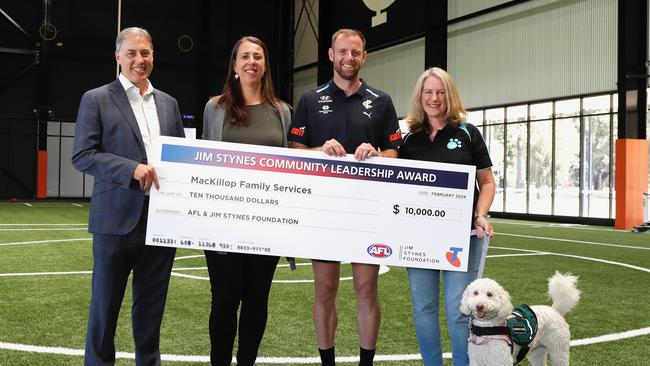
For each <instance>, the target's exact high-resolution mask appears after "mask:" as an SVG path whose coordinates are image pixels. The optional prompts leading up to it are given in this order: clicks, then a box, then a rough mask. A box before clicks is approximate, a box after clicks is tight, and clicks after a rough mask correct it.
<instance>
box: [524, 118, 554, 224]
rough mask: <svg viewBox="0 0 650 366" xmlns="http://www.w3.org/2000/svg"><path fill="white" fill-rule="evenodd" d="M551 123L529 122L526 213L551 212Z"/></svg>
mask: <svg viewBox="0 0 650 366" xmlns="http://www.w3.org/2000/svg"><path fill="white" fill-rule="evenodd" d="M552 131H553V123H552V121H551V120H545V121H536V122H531V123H530V175H529V177H530V188H529V191H530V195H529V206H528V213H531V214H536V215H550V214H552V213H553V212H552V207H553V206H552V200H553V198H552V194H551V193H552V191H553V185H552V182H553V181H552V179H551V178H552V175H553V165H552V161H553V160H552V159H553V148H552V147H553V145H552V143H551V142H552V139H551V137H552Z"/></svg>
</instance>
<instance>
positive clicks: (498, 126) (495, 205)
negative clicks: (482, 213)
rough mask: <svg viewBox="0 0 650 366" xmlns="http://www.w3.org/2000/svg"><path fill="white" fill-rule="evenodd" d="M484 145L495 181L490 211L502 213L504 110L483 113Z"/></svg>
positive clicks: (490, 110)
mask: <svg viewBox="0 0 650 366" xmlns="http://www.w3.org/2000/svg"><path fill="white" fill-rule="evenodd" d="M485 123H486V129H485V136H484V137H485V143H486V144H487V147H488V151H489V153H490V159H491V160H492V172H493V174H494V180H495V181H496V186H497V187H496V195H495V197H494V201H493V202H492V207H491V208H490V211H503V199H504V181H505V179H504V175H503V174H504V161H503V156H504V138H505V135H504V132H505V131H504V110H503V108H495V109H488V110H486V111H485Z"/></svg>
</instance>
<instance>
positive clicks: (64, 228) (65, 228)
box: [0, 227, 88, 231]
mask: <svg viewBox="0 0 650 366" xmlns="http://www.w3.org/2000/svg"><path fill="white" fill-rule="evenodd" d="M74 230H76V231H79V230H84V231H85V230H88V228H85V227H56V228H47V229H46V228H9V229H5V228H0V231H74Z"/></svg>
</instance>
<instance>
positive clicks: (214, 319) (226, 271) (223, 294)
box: [205, 251, 279, 366]
mask: <svg viewBox="0 0 650 366" xmlns="http://www.w3.org/2000/svg"><path fill="white" fill-rule="evenodd" d="M205 259H206V262H207V263H208V272H209V273H210V284H211V286H212V308H211V310H210V344H211V347H210V361H211V363H212V365H219V366H225V365H230V363H231V361H232V348H233V343H234V341H235V334H236V333H237V308H238V307H239V303H240V302H241V304H242V305H241V311H240V315H239V345H238V347H237V365H239V366H247V365H253V364H254V363H255V359H256V358H257V351H258V349H259V346H260V343H261V342H262V336H263V335H264V329H265V328H266V319H267V316H268V301H269V292H270V290H271V282H272V281H273V273H275V267H276V265H277V264H278V260H279V258H278V257H272V256H264V255H254V254H240V253H227V254H221V253H217V252H212V251H206V252H205Z"/></svg>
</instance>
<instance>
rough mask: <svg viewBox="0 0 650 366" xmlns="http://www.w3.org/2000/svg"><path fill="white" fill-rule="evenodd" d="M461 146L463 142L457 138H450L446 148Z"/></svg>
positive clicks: (458, 147)
mask: <svg viewBox="0 0 650 366" xmlns="http://www.w3.org/2000/svg"><path fill="white" fill-rule="evenodd" d="M461 147H463V143H462V142H460V140H459V139H454V138H451V139H449V142H448V143H447V149H449V150H453V149H460V148H461Z"/></svg>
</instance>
